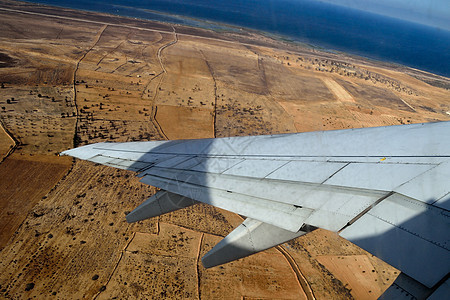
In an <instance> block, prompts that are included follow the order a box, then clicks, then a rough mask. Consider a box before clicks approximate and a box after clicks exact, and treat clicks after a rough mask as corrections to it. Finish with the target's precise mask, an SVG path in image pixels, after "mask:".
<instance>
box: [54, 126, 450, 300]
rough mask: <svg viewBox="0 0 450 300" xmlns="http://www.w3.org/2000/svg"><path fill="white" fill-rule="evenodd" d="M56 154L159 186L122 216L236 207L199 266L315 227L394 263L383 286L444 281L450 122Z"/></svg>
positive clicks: (444, 288)
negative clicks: (229, 225)
mask: <svg viewBox="0 0 450 300" xmlns="http://www.w3.org/2000/svg"><path fill="white" fill-rule="evenodd" d="M62 154H63V155H71V156H74V157H77V158H80V159H84V160H89V161H92V162H95V163H99V164H104V165H107V166H112V167H116V168H121V169H126V170H131V171H135V172H138V173H139V175H138V176H140V177H141V182H143V183H145V184H149V185H152V186H155V187H158V188H160V189H161V191H159V192H158V193H157V194H155V195H153V196H152V197H150V198H149V199H148V200H146V201H145V202H144V203H143V204H142V205H140V206H139V207H138V208H136V209H135V210H134V211H133V212H131V213H130V214H129V215H128V216H127V220H128V221H129V222H135V221H140V220H143V219H146V218H150V217H153V216H157V215H161V214H164V213H167V212H170V211H173V210H176V209H180V208H183V207H187V206H189V205H193V204H195V203H197V202H203V203H207V204H211V205H214V206H216V207H219V208H222V209H226V210H229V211H232V212H235V213H238V214H240V215H244V216H246V217H247V219H246V220H245V221H244V222H243V223H242V224H241V225H240V226H238V227H237V228H236V229H235V230H234V231H232V232H231V233H230V234H229V235H228V236H227V237H225V238H224V239H223V240H222V241H221V242H220V243H219V244H217V245H216V246H215V247H214V248H213V249H212V250H211V251H210V252H208V253H207V254H206V255H205V256H204V257H203V259H202V262H203V264H204V266H205V267H213V266H217V265H220V264H223V263H226V262H230V261H233V260H236V259H238V258H242V257H245V256H248V255H251V254H253V253H256V252H259V251H262V250H265V249H268V248H271V247H273V246H276V245H278V244H281V243H284V242H286V241H289V240H291V239H293V238H296V237H298V236H301V235H303V234H306V233H308V232H310V231H312V230H314V229H315V228H318V227H320V228H324V229H327V230H331V231H334V232H338V233H339V234H340V235H341V236H342V237H344V238H346V239H347V240H349V241H351V242H353V243H355V244H356V245H358V246H360V247H362V248H363V249H365V250H367V251H369V252H370V253H372V254H374V255H375V256H377V257H379V258H381V259H383V260H384V261H386V262H387V263H389V264H391V265H392V266H394V267H396V268H397V269H399V270H401V271H402V274H401V275H400V276H399V277H398V278H397V280H396V281H395V282H394V284H393V285H392V286H391V288H389V289H388V290H387V292H386V293H385V294H384V295H385V296H386V297H395V298H397V299H400V296H404V297H410V296H411V295H412V296H415V297H417V298H419V299H420V298H424V297H428V296H430V295H432V296H436V295H437V296H438V295H439V294H443V295H445V294H447V295H448V294H449V292H450V287H449V285H450V281H449V271H450V248H449V247H450V243H449V238H450V234H449V232H450V231H449V229H450V213H449V209H450V122H439V123H426V124H414V125H400V126H388V127H375V128H361V129H348V130H335V131H321V132H309V133H295V134H282V135H269V136H251V137H230V138H217V139H201V140H177V141H151V142H129V143H109V142H106V143H98V144H92V145H87V146H82V147H79V148H75V149H71V150H67V151H64V152H63V153H62Z"/></svg>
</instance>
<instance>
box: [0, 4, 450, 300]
mask: <svg viewBox="0 0 450 300" xmlns="http://www.w3.org/2000/svg"><path fill="white" fill-rule="evenodd" d="M5 8H6V9H9V10H4V9H5ZM2 9H3V10H2ZM11 9H14V10H19V11H23V10H26V11H28V12H32V14H30V13H27V14H24V13H21V12H17V11H11ZM49 14H51V15H54V14H57V15H58V16H59V17H57V18H55V17H51V16H49ZM0 59H1V62H2V66H3V67H2V68H0V83H3V84H4V86H5V88H2V89H0V107H1V109H0V118H1V120H2V123H3V124H4V126H5V128H6V129H7V130H8V132H10V134H11V135H12V136H13V137H14V138H15V139H16V140H17V141H18V143H19V145H18V147H17V148H16V149H15V150H14V152H13V154H12V155H10V156H8V157H7V158H6V159H5V160H4V161H3V162H2V163H1V164H0V178H1V179H0V180H1V181H0V191H1V193H0V205H1V206H0V207H1V214H2V215H1V218H0V226H1V228H2V235H1V245H2V248H3V249H1V250H0V295H1V296H0V297H2V298H11V299H22V298H33V297H36V298H43V297H45V298H47V297H53V296H55V298H61V299H63V298H69V297H70V298H93V299H95V298H101V299H111V298H114V297H116V298H139V299H142V298H199V299H200V298H204V299H210V298H235V299H243V298H245V299H264V298H266V299H273V298H276V299H299V298H300V299H301V298H307V295H314V296H315V297H316V298H317V299H348V298H352V297H353V298H357V299H361V298H364V299H376V298H377V297H378V296H379V295H380V294H381V293H382V292H383V291H384V290H385V289H386V288H387V287H388V286H389V285H390V283H391V282H392V281H393V280H394V279H395V277H396V276H398V271H397V270H395V269H394V268H392V267H390V266H389V265H387V264H385V263H384V262H382V261H380V260H379V259H377V258H376V257H373V256H372V255H370V254H368V253H367V252H365V251H364V250H362V249H360V248H358V247H356V246H355V245H353V244H351V243H349V242H348V241H346V240H344V239H342V238H340V237H339V236H338V235H337V234H335V233H331V232H327V231H324V230H317V231H314V232H312V233H310V234H308V235H305V236H303V237H300V238H298V239H296V240H294V241H291V242H289V243H286V244H284V245H282V246H281V248H274V249H270V250H268V251H265V252H263V253H259V254H257V255H254V256H252V257H249V258H245V259H242V260H239V261H236V262H232V263H230V264H226V265H224V266H220V267H216V268H212V269H208V270H206V269H204V268H203V266H202V265H201V262H200V261H199V258H200V257H201V256H202V255H204V254H205V253H206V252H207V251H208V250H209V249H211V248H212V247H213V246H214V245H215V244H216V243H217V242H218V241H219V240H220V239H221V238H222V237H224V236H226V235H227V234H228V233H229V232H230V231H231V230H233V228H235V227H236V226H237V225H238V224H240V222H242V219H241V218H240V217H239V216H237V215H235V214H232V213H230V212H227V211H223V210H219V209H216V208H214V207H211V206H207V205H195V206H192V207H189V208H187V209H183V210H179V211H176V212H173V213H170V214H167V215H164V216H160V217H158V218H153V219H150V220H146V221H143V222H138V223H136V224H127V223H126V221H125V218H124V217H125V215H126V214H127V213H128V212H129V211H131V210H132V209H133V208H134V207H136V206H137V205H139V204H140V203H141V202H142V201H144V200H145V199H146V198H148V197H149V196H151V195H152V194H153V193H155V189H154V188H152V187H149V186H145V185H142V184H140V183H139V182H138V179H137V178H135V177H134V174H133V173H132V172H127V171H121V170H115V169H112V168H107V167H102V166H96V165H94V164H92V163H87V162H81V161H76V162H74V163H72V161H71V160H70V159H69V160H67V158H66V159H62V158H58V157H57V156H56V155H55V154H57V153H58V152H60V151H62V150H65V149H68V148H71V147H73V146H74V145H82V144H88V143H95V142H101V141H106V140H109V141H137V140H162V139H182V138H203V137H220V136H238V135H256V134H273V133H285V132H297V131H299V132H301V131H312V130H325V129H339V128H353V127H366V126H380V125H393V124H408V123H417V122H428V121H436V120H450V116H449V115H448V114H447V112H448V111H450V106H449V103H448V101H446V99H449V98H450V92H449V90H448V88H449V87H450V83H449V80H448V79H446V78H442V77H439V76H435V75H432V74H428V73H424V72H420V71H416V70H411V69H407V68H400V67H398V66H389V65H387V64H384V63H379V64H378V63H375V62H367V61H364V60H362V59H360V58H356V57H349V56H344V55H340V54H331V53H322V52H320V51H318V50H314V49H310V48H303V47H300V46H298V45H289V44H286V43H284V42H279V41H276V40H272V39H270V38H267V37H263V36H261V35H258V34H256V33H253V32H245V31H243V32H241V33H230V32H225V33H216V32H213V31H208V30H201V29H192V28H186V27H182V26H178V25H173V26H172V25H170V24H160V23H155V22H144V21H139V20H131V19H126V18H120V17H111V16H107V15H100V14H93V13H88V12H73V11H71V10H65V9H53V8H46V7H43V6H34V5H32V4H26V5H24V4H22V3H21V2H15V1H14V2H11V1H0ZM446 87H447V89H446ZM3 141H5V143H3ZM0 145H1V148H0V154H1V155H4V154H2V153H6V152H7V151H8V150H7V149H9V147H10V146H11V140H10V138H9V137H8V135H5V134H4V133H3V131H1V130H0ZM302 278H304V279H302ZM305 282H306V283H305Z"/></svg>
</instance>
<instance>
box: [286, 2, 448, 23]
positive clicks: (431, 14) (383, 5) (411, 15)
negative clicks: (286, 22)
mask: <svg viewBox="0 0 450 300" xmlns="http://www.w3.org/2000/svg"><path fill="white" fill-rule="evenodd" d="M295 1H299V0H295ZM318 2H326V3H330V4H333V5H338V6H344V7H348V8H352V9H358V10H362V11H366V12H370V13H375V14H379V15H383V16H387V17H392V18H396V19H401V20H405V21H409V22H412V23H419V24H423V25H427V26H431V27H437V28H439V29H444V30H447V31H450V4H449V2H448V1H447V0H429V1H421V0H376V1H375V0H318Z"/></svg>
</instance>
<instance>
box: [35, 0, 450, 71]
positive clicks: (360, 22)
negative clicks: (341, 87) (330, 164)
mask: <svg viewBox="0 0 450 300" xmlns="http://www.w3.org/2000/svg"><path fill="white" fill-rule="evenodd" d="M29 2H36V3H42V4H49V5H54V6H62V7H68V8H74V9H80V10H89V11H96V12H105V13H110V14H116V15H121V16H127V17H133V18H140V19H149V20H156V21H165V22H176V23H180V24H185V25H191V26H202V27H210V28H212V29H215V27H216V28H223V25H213V24H211V22H218V23H223V24H230V25H232V26H237V27H243V28H251V29H255V30H259V31H264V32H268V33H271V34H276V35H280V36H281V37H284V38H288V39H291V40H293V41H299V42H302V43H307V44H311V45H313V46H315V47H321V48H324V49H328V50H337V51H343V52H347V53H351V54H356V55H360V56H364V57H368V58H371V59H376V60H381V61H386V62H393V63H398V64H402V65H406V66H410V67H413V68H417V69H421V70H424V71H428V72H431V73H435V74H439V75H443V76H446V77H450V31H446V30H442V29H437V28H433V27H428V26H425V25H420V24H416V23H410V22H406V21H402V20H398V19H394V18H389V17H384V16H380V15H376V14H371V13H367V12H363V11H360V10H354V9H349V8H344V7H340V6H335V5H331V4H328V3H322V2H320V1H313V0H228V1H208V0H190V1H187V0H135V1H126V0H112V1H105V0H96V1H95V0H92V1H88V0H79V1H68V0H42V1H37V0H36V1H33V0H32V1H29ZM204 21H208V22H204Z"/></svg>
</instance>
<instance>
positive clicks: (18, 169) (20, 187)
mask: <svg viewBox="0 0 450 300" xmlns="http://www.w3.org/2000/svg"><path fill="white" fill-rule="evenodd" d="M71 166H72V160H71V159H70V158H67V157H64V158H63V157H60V158H52V159H48V158H47V157H45V156H44V157H42V156H39V157H36V156H32V157H30V156H27V155H18V154H13V155H11V156H9V157H8V159H6V160H5V161H4V162H3V163H2V164H0V178H2V180H0V191H2V192H1V193H0V250H1V249H3V248H4V247H5V245H6V243H7V242H8V240H9V239H10V238H11V236H12V235H13V234H14V232H15V231H16V230H17V228H18V227H19V226H20V225H22V223H23V221H24V219H25V218H26V216H27V215H28V212H29V211H30V210H31V209H32V208H33V207H34V206H35V205H36V203H37V202H38V201H39V200H41V199H42V197H45V195H46V194H47V193H48V192H49V191H50V190H51V189H53V188H54V187H55V185H56V184H57V183H58V182H59V180H60V179H61V178H62V177H63V176H64V175H65V174H66V173H67V171H68V170H69V169H70V168H71Z"/></svg>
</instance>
